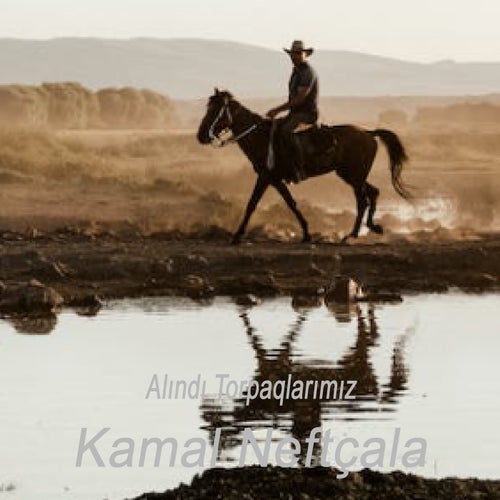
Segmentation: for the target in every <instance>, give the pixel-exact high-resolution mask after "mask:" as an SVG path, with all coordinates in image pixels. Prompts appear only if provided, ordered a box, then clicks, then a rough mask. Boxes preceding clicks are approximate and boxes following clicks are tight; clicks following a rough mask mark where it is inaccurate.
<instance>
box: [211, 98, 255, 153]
mask: <svg viewBox="0 0 500 500" xmlns="http://www.w3.org/2000/svg"><path fill="white" fill-rule="evenodd" d="M224 112H226V115H227V120H228V122H229V127H228V128H229V129H230V128H231V127H232V126H233V123H234V122H233V116H232V114H231V110H230V109H229V101H228V100H227V99H225V100H224V106H222V107H221V108H220V111H219V113H218V114H217V116H216V117H215V120H214V121H213V123H212V125H210V128H209V130H208V136H209V137H210V143H211V145H212V146H213V147H214V148H223V147H224V146H227V145H228V144H232V143H233V142H238V141H239V140H240V139H243V137H245V136H247V135H248V134H251V133H252V132H253V131H254V130H255V129H256V128H257V127H258V126H259V125H260V123H254V124H253V125H250V127H248V128H247V129H246V130H244V131H243V132H241V133H240V134H238V135H236V136H235V135H232V136H231V137H229V138H228V139H220V137H219V136H217V135H216V134H214V128H215V126H216V125H217V123H218V121H219V120H220V119H221V117H222V115H223V114H224ZM231 133H232V130H231Z"/></svg>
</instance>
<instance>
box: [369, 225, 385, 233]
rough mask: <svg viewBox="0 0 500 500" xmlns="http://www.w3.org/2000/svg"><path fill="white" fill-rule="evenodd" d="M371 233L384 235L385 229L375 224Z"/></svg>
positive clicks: (371, 228)
mask: <svg viewBox="0 0 500 500" xmlns="http://www.w3.org/2000/svg"><path fill="white" fill-rule="evenodd" d="M370 231H373V232H374V233H377V234H384V228H383V227H382V226H381V225H380V224H373V225H371V226H370Z"/></svg>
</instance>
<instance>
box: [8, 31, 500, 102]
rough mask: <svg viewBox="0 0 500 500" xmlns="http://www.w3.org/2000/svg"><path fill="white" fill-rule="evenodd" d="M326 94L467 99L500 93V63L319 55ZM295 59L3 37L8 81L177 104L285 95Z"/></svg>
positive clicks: (231, 46)
mask: <svg viewBox="0 0 500 500" xmlns="http://www.w3.org/2000/svg"><path fill="white" fill-rule="evenodd" d="M311 61H312V63H313V65H314V67H315V68H316V69H317V71H318V72H319V74H320V85H321V94H322V95H324V96H327V95H328V96H376V95H464V94H486V93H494V92H498V91H500V62H498V63H480V62H477V63H454V62H453V61H441V62H436V63H433V64H420V63H413V62H405V61H400V60H396V59H390V58H386V57H379V56H374V55H368V54H361V53H356V52H346V51H321V50H318V51H317V52H316V53H315V54H314V55H313V56H312V59H311ZM289 72H290V62H289V60H288V58H287V56H286V55H285V54H284V53H283V52H281V51H280V50H269V49H265V48H260V47H255V46H251V45H244V44H239V43H234V42H227V41H211V40H210V41H209V40H197V39H171V40H161V39H147V38H137V39H130V40H110V39H94V38H57V39H52V40H17V39H0V83H3V84H12V83H20V84H40V83H43V82H49V81H50V82H53V81H75V82H80V83H81V84H83V85H85V86H87V87H90V88H92V89H97V88H102V87H110V86H113V87H115V86H132V87H136V88H149V89H153V90H156V91H158V92H161V93H164V94H167V95H169V96H171V97H173V98H176V99H192V98H200V97H206V96H207V94H208V93H209V92H211V90H212V87H213V86H215V85H218V86H220V87H225V88H228V89H230V90H231V91H232V92H233V93H235V94H236V95H237V96H240V97H246V98H248V97H271V96H280V95H284V94H285V90H286V83H287V80H288V75H289Z"/></svg>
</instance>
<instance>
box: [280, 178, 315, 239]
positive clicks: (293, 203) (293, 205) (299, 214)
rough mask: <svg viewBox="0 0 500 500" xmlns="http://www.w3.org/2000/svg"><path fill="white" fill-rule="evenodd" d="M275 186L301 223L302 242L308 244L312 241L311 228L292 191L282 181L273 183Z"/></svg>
mask: <svg viewBox="0 0 500 500" xmlns="http://www.w3.org/2000/svg"><path fill="white" fill-rule="evenodd" d="M273 186H274V187H275V188H276V190H277V191H278V193H279V194H280V195H281V197H282V198H283V199H284V200H285V203H286V204H287V206H288V208H289V209H290V210H291V211H292V212H293V214H294V215H295V217H296V218H297V220H298V221H299V224H300V227H301V229H302V242H303V243H307V242H309V241H311V235H310V234H309V226H308V224H307V221H306V219H305V218H304V216H303V215H302V212H301V211H300V210H299V209H298V208H297V202H296V201H295V200H294V198H293V196H292V194H291V193H290V190H289V189H288V188H287V187H286V185H285V184H284V183H283V182H282V181H277V182H273Z"/></svg>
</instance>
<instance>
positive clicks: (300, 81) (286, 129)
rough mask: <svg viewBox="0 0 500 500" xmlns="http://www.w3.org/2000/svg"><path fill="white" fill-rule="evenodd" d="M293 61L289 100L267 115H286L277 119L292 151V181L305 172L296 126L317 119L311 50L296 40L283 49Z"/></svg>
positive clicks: (314, 74)
mask: <svg viewBox="0 0 500 500" xmlns="http://www.w3.org/2000/svg"><path fill="white" fill-rule="evenodd" d="M283 50H284V51H285V52H286V53H287V54H288V55H289V56H290V59H291V60H292V63H293V66H294V67H293V71H292V75H291V76H290V81H289V83H288V101H287V102H285V103H283V104H281V105H280V106H277V107H275V108H272V109H270V110H269V111H268V112H267V116H268V117H269V118H274V117H275V116H277V115H278V114H279V113H281V112H283V111H288V115H287V116H286V117H285V118H283V119H282V120H280V124H279V126H280V131H281V134H282V137H283V139H284V144H285V147H288V148H289V149H290V150H291V151H292V152H293V153H294V154H292V155H291V158H293V165H292V167H293V177H294V178H293V180H294V181H295V182H299V181H301V180H304V179H305V178H306V174H305V172H304V152H303V151H302V146H301V144H300V141H299V138H298V137H297V135H296V133H295V132H296V129H297V127H298V126H299V125H301V124H315V123H316V121H317V120H318V77H317V75H316V72H315V71H314V69H313V68H312V67H311V66H310V65H309V63H308V62H307V61H306V58H307V57H308V56H310V55H311V54H312V53H313V49H311V48H307V49H306V48H304V43H303V42H302V41H300V40H295V41H294V42H293V43H292V46H291V48H290V49H283Z"/></svg>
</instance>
